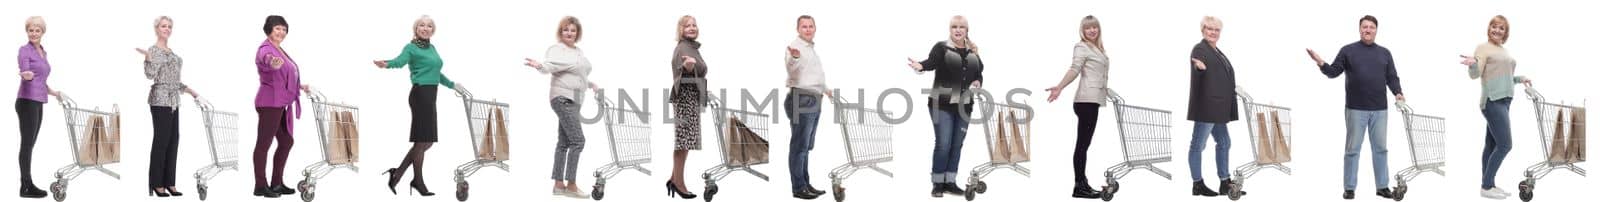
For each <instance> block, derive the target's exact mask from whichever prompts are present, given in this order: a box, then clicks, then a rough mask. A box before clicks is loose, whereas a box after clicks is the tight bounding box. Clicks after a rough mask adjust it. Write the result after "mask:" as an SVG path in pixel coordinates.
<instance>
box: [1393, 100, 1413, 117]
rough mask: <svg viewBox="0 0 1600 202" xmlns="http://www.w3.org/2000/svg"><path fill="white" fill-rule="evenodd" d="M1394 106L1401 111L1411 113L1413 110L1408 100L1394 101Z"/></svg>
mask: <svg viewBox="0 0 1600 202" xmlns="http://www.w3.org/2000/svg"><path fill="white" fill-rule="evenodd" d="M1394 107H1395V108H1399V109H1400V113H1406V114H1410V113H1411V112H1412V111H1411V105H1407V104H1406V101H1397V102H1394Z"/></svg>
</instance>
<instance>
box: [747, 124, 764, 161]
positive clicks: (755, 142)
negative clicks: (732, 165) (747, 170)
mask: <svg viewBox="0 0 1600 202" xmlns="http://www.w3.org/2000/svg"><path fill="white" fill-rule="evenodd" d="M741 129H742V130H741V131H740V133H741V134H743V135H742V136H744V137H741V138H742V139H743V141H744V142H742V143H743V144H744V146H743V147H744V156H745V158H744V159H745V161H744V163H745V164H747V165H755V164H762V163H767V162H768V160H769V159H768V157H769V156H768V151H769V150H768V149H769V148H768V147H767V139H766V138H761V135H760V134H756V133H755V132H754V131H751V130H750V128H747V127H741Z"/></svg>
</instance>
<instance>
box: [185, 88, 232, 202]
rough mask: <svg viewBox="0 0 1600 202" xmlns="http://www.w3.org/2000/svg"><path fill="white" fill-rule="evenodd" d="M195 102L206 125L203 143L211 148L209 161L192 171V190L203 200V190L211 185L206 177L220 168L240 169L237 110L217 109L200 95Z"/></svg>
mask: <svg viewBox="0 0 1600 202" xmlns="http://www.w3.org/2000/svg"><path fill="white" fill-rule="evenodd" d="M194 103H195V105H198V106H200V113H201V119H203V120H205V125H206V140H207V141H206V143H207V144H208V145H210V147H209V148H210V149H211V164H209V165H206V166H205V167H201V168H200V169H199V170H195V171H194V184H195V190H196V191H198V192H200V200H201V201H204V200H206V192H207V191H208V190H210V189H211V187H210V186H207V185H206V181H210V180H211V178H213V177H216V176H217V174H219V173H222V171H229V170H239V114H238V113H233V112H225V111H218V110H217V108H216V107H215V106H213V105H211V102H208V101H206V100H203V99H195V100H194Z"/></svg>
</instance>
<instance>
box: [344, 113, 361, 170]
mask: <svg viewBox="0 0 1600 202" xmlns="http://www.w3.org/2000/svg"><path fill="white" fill-rule="evenodd" d="M339 116H343V117H344V120H345V121H349V122H350V123H349V124H347V125H346V127H345V133H346V134H345V136H348V137H350V138H349V139H348V140H345V142H344V144H345V147H346V148H347V149H348V150H349V153H350V162H361V127H360V126H361V124H359V121H358V120H356V115H355V113H354V112H344V113H341V114H339Z"/></svg>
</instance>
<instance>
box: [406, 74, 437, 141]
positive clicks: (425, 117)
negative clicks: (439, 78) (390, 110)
mask: <svg viewBox="0 0 1600 202" xmlns="http://www.w3.org/2000/svg"><path fill="white" fill-rule="evenodd" d="M438 96H439V85H415V84H413V85H411V97H410V104H411V142H438V141H439V116H438V114H439V113H438V107H437V106H436V105H435V103H436V102H437V101H438V99H437V97H438Z"/></svg>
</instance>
